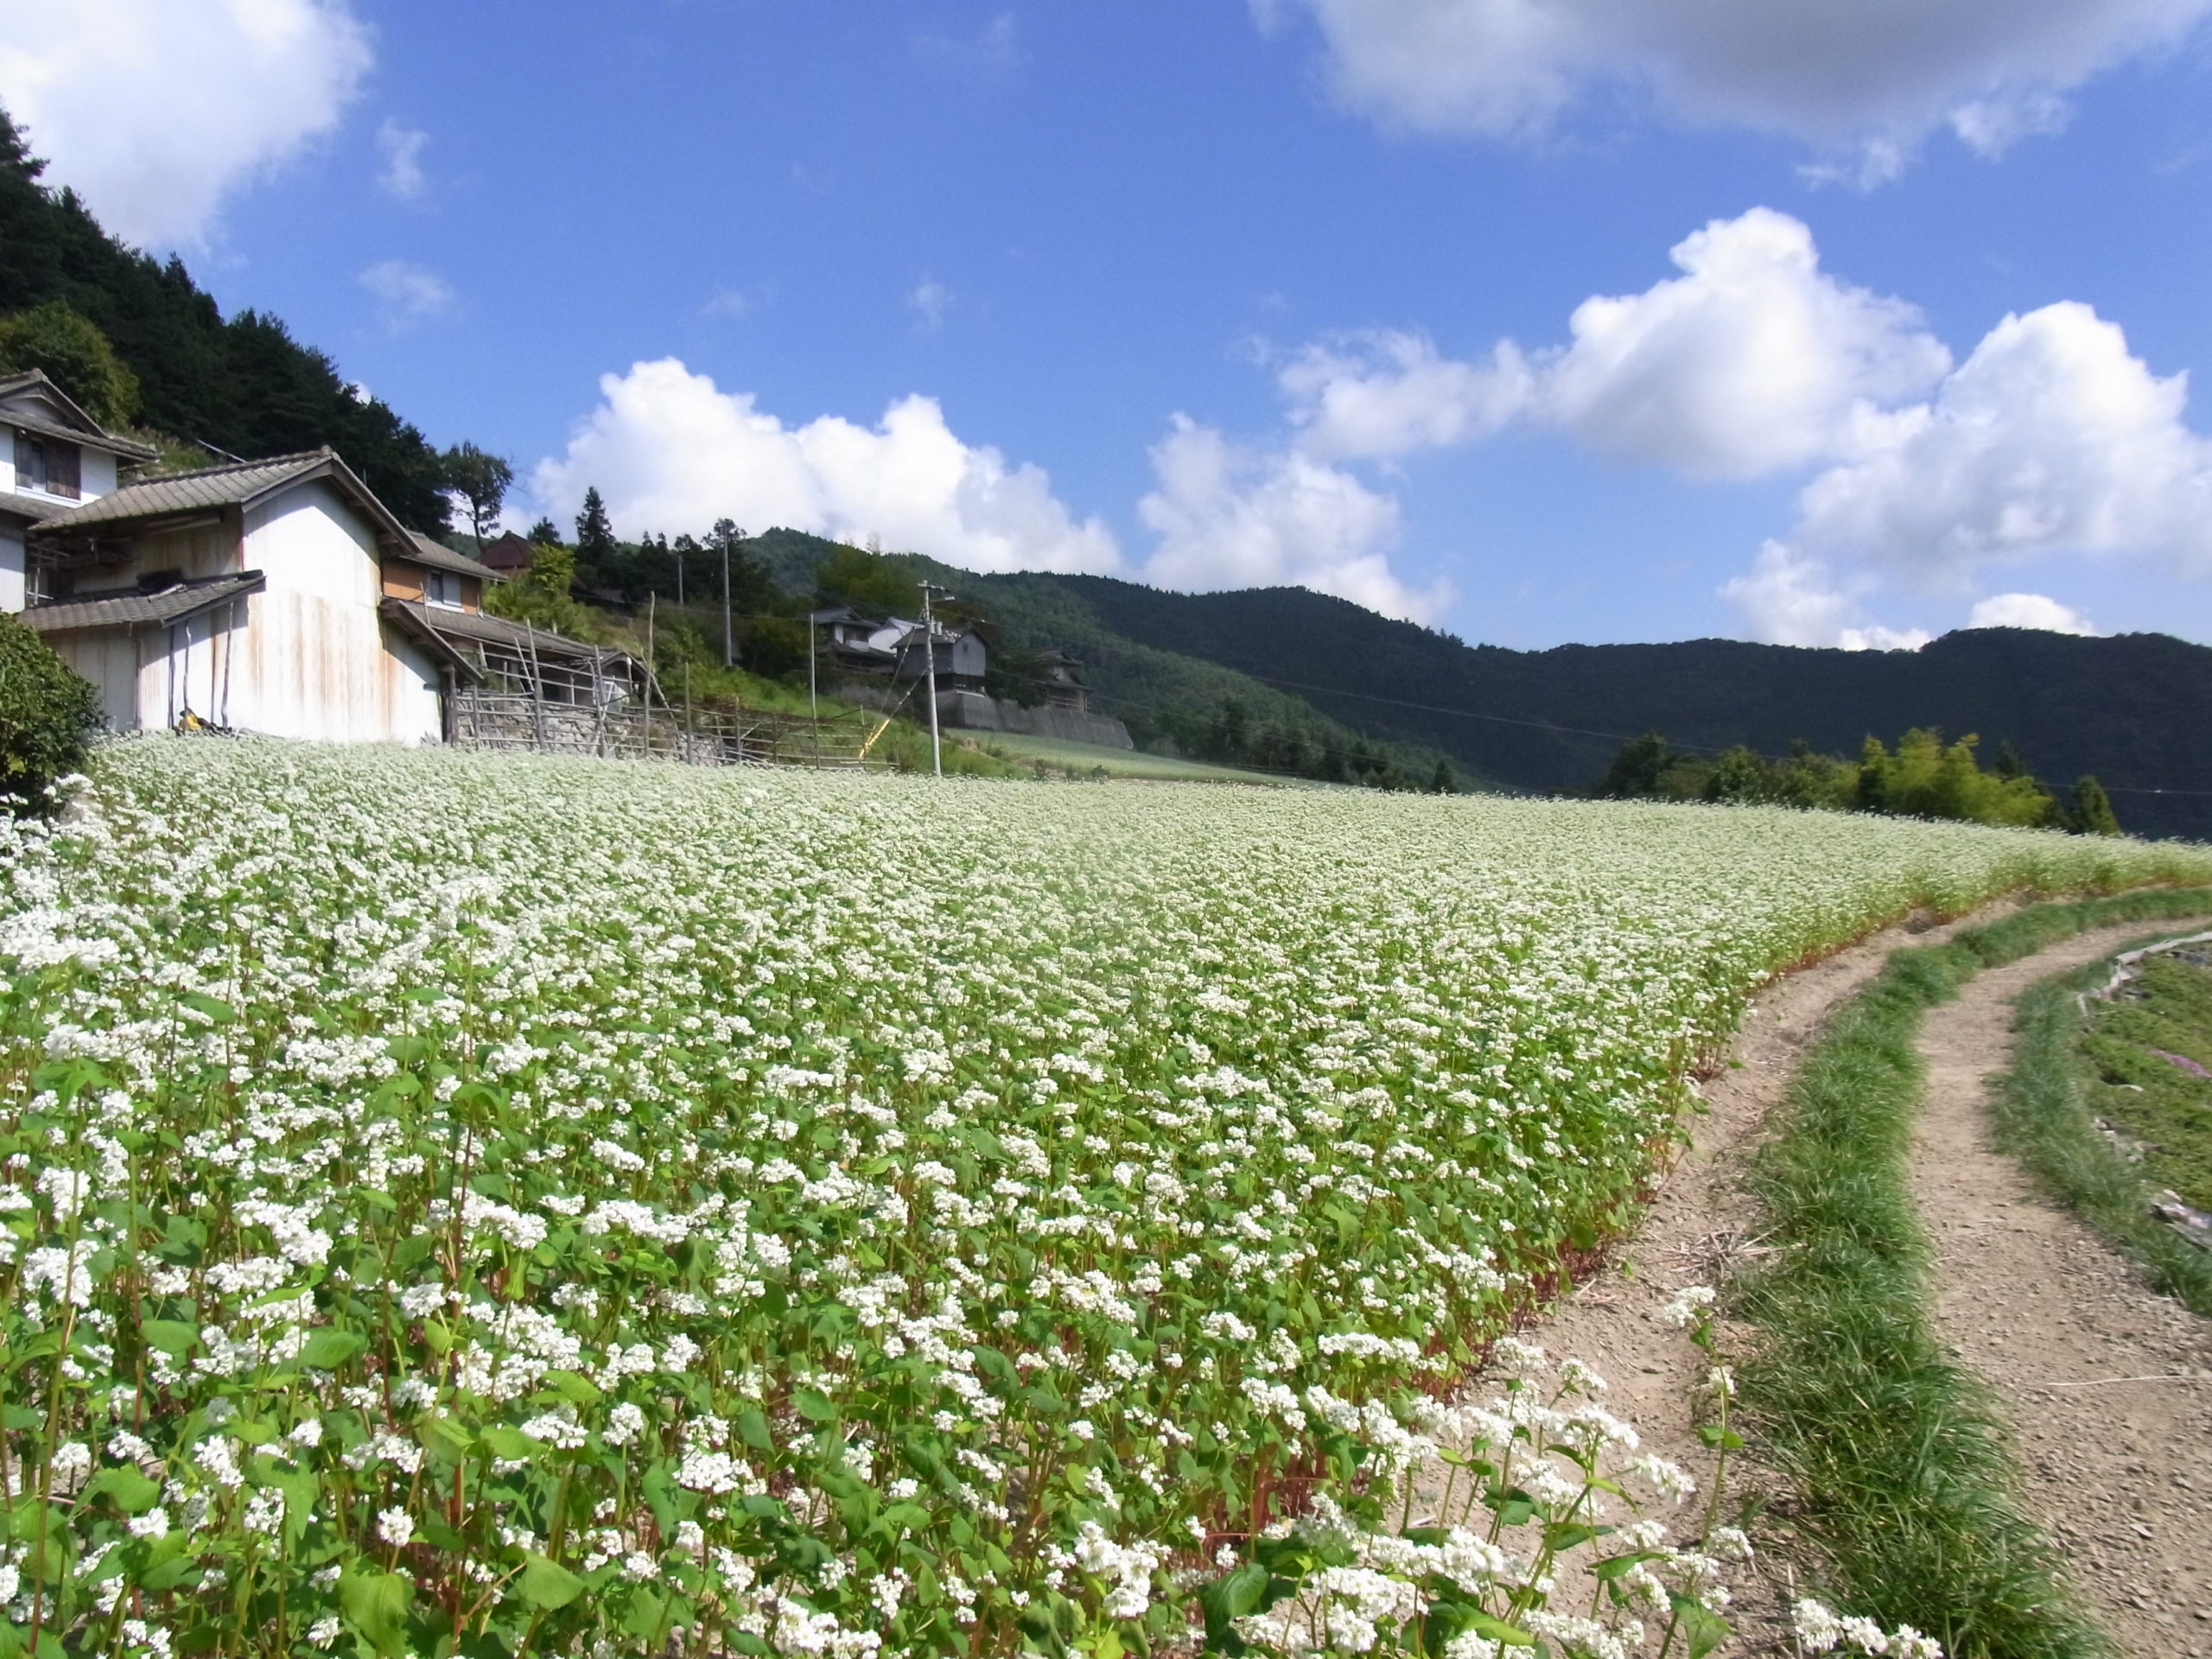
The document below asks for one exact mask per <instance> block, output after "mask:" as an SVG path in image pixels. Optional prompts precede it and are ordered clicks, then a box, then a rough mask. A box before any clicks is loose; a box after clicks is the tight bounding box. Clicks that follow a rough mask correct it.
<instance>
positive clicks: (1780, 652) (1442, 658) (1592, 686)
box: [966, 575, 2212, 839]
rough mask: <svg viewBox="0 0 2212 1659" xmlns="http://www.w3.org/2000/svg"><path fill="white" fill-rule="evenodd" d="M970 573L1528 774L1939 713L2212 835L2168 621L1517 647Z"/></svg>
mask: <svg viewBox="0 0 2212 1659" xmlns="http://www.w3.org/2000/svg"><path fill="white" fill-rule="evenodd" d="M966 580H967V581H968V582H969V586H970V588H971V590H972V591H974V592H975V593H976V594H977V595H978V597H979V598H984V599H985V600H986V601H987V602H988V603H990V604H992V605H994V606H995V607H997V608H998V609H999V610H1000V611H1001V613H1002V614H1005V615H1007V616H1008V617H1009V618H1010V619H1011V618H1013V617H1015V616H1017V615H1027V614H1029V613H1036V614H1038V615H1039V616H1045V615H1051V616H1056V617H1066V618H1080V619H1081V620H1082V621H1083V622H1084V624H1085V625H1087V626H1089V627H1090V628H1092V629H1096V631H1098V632H1099V633H1100V634H1101V635H1103V636H1111V637H1116V638H1118V639H1123V640H1127V641H1129V642H1131V643H1132V644H1134V645H1141V646H1145V647H1149V648H1151V649H1154V650H1160V651H1170V652H1181V653H1185V654H1187V655H1189V656H1192V657H1198V658H1205V660H1207V661H1210V662H1215V663H1219V664H1223V665H1224V667H1229V668H1234V669H1236V670H1238V671H1242V672H1243V673H1246V674H1249V675H1252V676H1254V677H1257V678H1259V679H1262V680H1264V681H1266V682H1268V683H1272V684H1275V685H1278V686H1281V688H1283V689H1285V690H1295V691H1297V693H1298V694H1299V695H1300V696H1304V697H1305V698H1306V700H1307V701H1309V702H1312V703H1313V705H1314V706H1315V707H1317V708H1319V709H1323V710H1325V712H1327V713H1329V714H1332V715H1335V716H1337V717H1338V719H1340V720H1343V721H1346V722H1347V723H1349V724H1351V725H1355V726H1357V727H1358V728H1360V729H1362V730H1363V731H1366V732H1369V733H1371V734H1376V735H1377V736H1389V737H1394V738H1398V739H1400V740H1402V741H1411V742H1417V743H1423V744H1429V745H1433V746H1434V747H1437V748H1440V749H1442V750H1444V751H1445V752H1446V753H1449V754H1451V755H1452V756H1453V757H1454V758H1455V759H1457V760H1459V761H1460V762H1461V763H1462V764H1464V765H1465V766H1466V767H1467V768H1468V769H1469V770H1470V771H1471V772H1476V773H1478V774H1479V775H1481V776H1484V777H1487V778H1491V779H1496V780H1497V781H1499V782H1501V783H1504V784H1508V785H1514V786H1516V787H1519V788H1523V789H1531V790H1546V791H1548V790H1568V789H1578V788H1581V787H1585V786H1586V785H1589V784H1590V783H1591V782H1592V780H1593V779H1596V778H1597V777H1598V775H1599V773H1601V772H1603V771H1604V770H1605V766H1606V765H1607V763H1608V761H1609V760H1610V759H1611V756H1612V754H1613V753H1615V751H1617V750H1618V748H1619V747H1620V744H1621V741H1622V740H1623V738H1624V737H1627V736H1633V735H1636V734H1640V733H1642V732H1644V731H1647V730H1653V729H1656V730H1658V731H1660V732H1662V733H1664V734H1666V735H1667V736H1668V737H1669V739H1671V740H1672V741H1674V742H1675V743H1676V744H1677V745H1681V746H1688V747H1702V748H1712V749H1720V748H1725V747H1728V746H1729V745H1731V744H1735V743H1745V744H1749V745H1750V746H1751V747H1753V748H1755V749H1758V750H1761V751H1763V752H1765V753H1774V754H1779V753H1783V752H1785V751H1786V750H1787V749H1788V748H1789V744H1790V742H1791V741H1792V740H1794V739H1797V738H1803V739H1805V740H1806V741H1808V742H1810V743H1811V744H1812V745H1813V746H1814V747H1815V748H1816V749H1820V750H1822V751H1827V752H1833V753H1839V754H1845V755H1851V754H1855V753H1857V752H1858V750H1859V745H1860V744H1861V743H1862V742H1863V741H1865V739H1866V737H1867V736H1868V735H1869V734H1879V735H1882V736H1885V737H1894V736H1895V735H1896V734H1897V733H1899V732H1902V731H1904V730H1906V729H1908V728H1913V727H1928V726H1934V727H1939V728H1942V730H1943V731H1945V732H1946V733H1948V734H1951V735H1953V736H1959V735H1963V734H1967V733H1969V732H1971V733H1975V734H1979V735H1980V737H1981V739H1982V741H1983V743H1984V744H1985V746H1986V749H1987V750H1988V751H1991V752H1993V751H1994V750H1995V748H1996V747H1997V746H1999V744H2000V743H2005V742H2010V743H2011V744H2012V746H2013V747H2015V748H2016V749H2018V751H2019V753H2020V754H2021V755H2022V757H2023V758H2024V760H2025V761H2026V762H2027V764H2028V765H2029V766H2031V768H2032V769H2033V770H2034V771H2035V772H2036V773H2037V775H2038V776H2040V777H2043V778H2045V779H2051V780H2053V781H2054V782H2056V783H2057V784H2058V785H2062V786H2063V785H2067V784H2070V783H2071V782H2072V780H2073V779H2075V777H2076V776H2078V775H2079V774H2081V773H2082V772H2094V773H2095V774H2096V775H2097V777H2098V778H2099V779H2101V780H2102V781H2103V783H2104V784H2105V785H2107V788H2109V789H2110V790H2111V791H2112V794H2113V804H2114V806H2115V807H2116V808H2117V810H2118V811H2119V814H2120V822H2121V823H2123V824H2124V825H2125V826H2126V828H2128V829H2131V830H2133V831H2134V832H2135V833H2137V834H2140V835H2152V836H2176V835H2179V836H2195V837H2200V838H2205V839H2212V650H2208V649H2207V648H2206V647H2204V646H2202V645H2190V644H2189V643H2187V642H2186V641H2183V640H2180V639H2173V638H2171V637H2170V636H2168V635H2165V634H2157V633H2137V634H2123V635H2120V636H2119V637H2117V638H2113V639H2080V638H2075V637H2073V636H2070V635H2065V634H2056V633H2045V632H2034V631H2030V630H2026V629H2019V628H1983V629H1975V630H1971V631H1965V632H1957V633H1951V634H1946V635H1945V636H1944V637H1943V638H1942V639H1938V640H1936V642H1935V643H1934V644H1932V645H1927V646H1924V647H1923V648H1922V649H1921V650H1919V651H1916V652H1875V651H1867V652H1850V651H1825V650H1809V649H1805V648H1802V647H1796V646H1789V645H1751V644H1749V643H1746V642H1745V641H1742V640H1735V639H1692V640H1685V641H1682V642H1681V643H1679V644H1675V645H1560V646H1558V647H1556V648H1554V649H1553V650H1550V651H1540V652H1522V651H1509V650H1505V649H1503V648H1502V647H1500V646H1496V645H1475V646H1470V645H1464V644H1462V643H1461V642H1460V641H1459V640H1458V639H1453V638H1452V637H1451V636H1450V635H1448V634H1443V633H1438V632H1433V631H1432V630H1430V629H1427V628H1422V627H1418V626H1414V624H1412V623H1408V622H1394V621H1391V620H1389V619H1387V618H1384V617H1380V616H1377V615H1376V614H1375V613H1373V612H1371V611H1366V610H1363V609H1361V608H1360V607H1358V606H1357V605H1352V604H1350V603H1348V602H1346V601H1344V600H1340V599H1332V598H1329V597H1328V596H1326V595H1325V594H1314V593H1309V592H1307V591H1306V589H1304V588H1264V589H1257V590H1250V591H1245V592H1240V593H1224V594H1173V593H1164V592H1161V591H1160V590H1158V589H1156V588H1143V587H1140V586H1138V585H1137V584H1135V583H1134V582H1118V581H1115V580H1113V579H1111V578H1109V577H1103V576H1056V575H1019V576H977V577H969V578H967V579H966ZM2153 791H2176V792H2171V793H2158V792H2153ZM2187 791H2199V792H2196V793H2190V792H2187Z"/></svg>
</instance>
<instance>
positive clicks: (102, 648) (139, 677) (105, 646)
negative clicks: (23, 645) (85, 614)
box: [47, 632, 158, 732]
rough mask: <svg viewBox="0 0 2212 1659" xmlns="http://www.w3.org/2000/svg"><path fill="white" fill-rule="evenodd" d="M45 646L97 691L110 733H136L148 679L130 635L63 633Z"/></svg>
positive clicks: (52, 638)
mask: <svg viewBox="0 0 2212 1659" xmlns="http://www.w3.org/2000/svg"><path fill="white" fill-rule="evenodd" d="M47 643H48V644H49V645H52V646H53V647H54V652H55V653H56V654H57V655H59V656H60V658H61V660H62V661H63V662H65V663H67V664H69V666H70V667H72V668H73V669H75V670H76V671H77V672H78V673H79V674H81V675H83V676H84V677H85V678H86V679H88V680H90V681H91V682H92V684H93V685H94V686H96V687H98V688H99V694H100V707H101V709H103V710H104V711H105V714H106V715H107V724H108V729H109V730H110V731H114V732H135V731H137V730H138V729H140V728H141V727H142V726H143V725H144V724H145V723H146V722H145V721H143V719H142V718H141V715H142V713H143V709H142V704H143V702H144V697H143V690H144V685H143V683H144V682H145V680H146V679H147V676H145V675H143V673H141V671H140V670H139V665H138V652H139V646H138V643H137V641H136V640H134V639H131V638H130V635H129V634H127V633H122V632H114V633H79V634H66V633H65V634H60V635H58V636H57V635H49V636H48V640H47ZM157 717H158V716H157Z"/></svg>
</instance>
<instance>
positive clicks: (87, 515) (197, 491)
mask: <svg viewBox="0 0 2212 1659" xmlns="http://www.w3.org/2000/svg"><path fill="white" fill-rule="evenodd" d="M5 419H7V416H6V415H5V414H3V413H0V421H4V420H5ZM336 460H337V456H336V455H335V454H333V453H332V452H331V451H330V450H327V449H310V450H308V451H306V452H305V453H304V454H296V455H274V456H271V457H270V459H269V460H267V461H230V462H226V464H225V465H223V466H220V467H201V468H200V470H199V471H197V472H191V473H171V474H168V475H167V476H166V477H162V478H149V479H143V480H140V481H139V482H137V483H136V484H125V485H124V486H123V487H122V488H121V489H119V490H116V491H114V492H112V493H110V494H107V495H104V496H101V497H100V498H99V499H98V500H97V501H87V502H86V503H85V505H83V506H81V507H79V508H78V509H77V510H76V511H75V512H72V513H69V514H68V515H67V516H66V518H63V519H62V520H61V521H60V524H57V525H56V526H55V527H56V528H57V529H69V530H74V529H75V528H77V526H79V524H120V523H122V522H123V521H124V520H125V519H130V518H167V517H168V515H169V514H171V513H175V512H207V511H208V510H209V509H211V508H214V507H232V506H242V505H245V504H246V503H248V502H251V501H254V500H257V499H259V498H260V497H261V496H263V495H265V494H267V493H269V492H270V490H273V489H276V488H277V487H279V486H283V485H285V484H289V483H291V482H292V481H293V480H296V479H300V478H304V477H307V476H308V474H313V473H315V472H317V471H318V470H320V469H321V468H322V467H326V466H327V465H328V464H329V463H331V462H333V461H336Z"/></svg>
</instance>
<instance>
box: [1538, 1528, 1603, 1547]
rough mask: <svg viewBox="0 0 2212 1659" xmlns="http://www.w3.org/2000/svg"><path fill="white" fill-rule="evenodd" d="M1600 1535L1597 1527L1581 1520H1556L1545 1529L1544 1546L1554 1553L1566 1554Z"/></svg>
mask: <svg viewBox="0 0 2212 1659" xmlns="http://www.w3.org/2000/svg"><path fill="white" fill-rule="evenodd" d="M1598 1535H1599V1531H1598V1529H1597V1528H1595V1527H1586V1526H1584V1525H1582V1524H1581V1523H1580V1522H1560V1521H1554V1522H1552V1524H1551V1525H1549V1526H1548V1527H1546V1528H1545V1529H1544V1548H1546V1549H1548V1550H1550V1551H1551V1552H1552V1553H1553V1554H1557V1555H1564V1554H1567V1551H1568V1550H1570V1549H1580V1548H1581V1547H1582V1546H1583V1545H1585V1544H1586V1543H1588V1542H1589V1541H1591V1540H1592V1538H1595V1537H1597V1536H1598Z"/></svg>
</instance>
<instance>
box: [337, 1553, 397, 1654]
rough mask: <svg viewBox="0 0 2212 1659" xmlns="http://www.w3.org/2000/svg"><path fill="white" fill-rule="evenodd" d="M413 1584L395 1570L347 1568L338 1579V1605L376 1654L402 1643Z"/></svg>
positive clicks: (392, 1648) (385, 1651) (390, 1649)
mask: <svg viewBox="0 0 2212 1659" xmlns="http://www.w3.org/2000/svg"><path fill="white" fill-rule="evenodd" d="M414 1593H415V1586H413V1585H411V1584H410V1583H409V1582H408V1581H407V1578H406V1575H405V1574H404V1573H360V1572H349V1573H345V1574H344V1575H343V1576H341V1577H340V1579H339V1580H338V1605H340V1607H342V1608H344V1609H345V1611H346V1620H347V1622H348V1623H350V1624H352V1625H353V1628H354V1629H355V1630H359V1632H360V1633H361V1634H362V1636H363V1637H365V1638H367V1641H368V1643H369V1645H370V1646H371V1647H372V1648H374V1649H376V1650H377V1652H378V1654H379V1655H384V1654H396V1653H397V1652H399V1651H400V1650H401V1649H403V1648H404V1646H405V1645H406V1635H407V1603H408V1599H409V1598H410V1597H411V1596H412V1595H413V1594H414Z"/></svg>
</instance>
